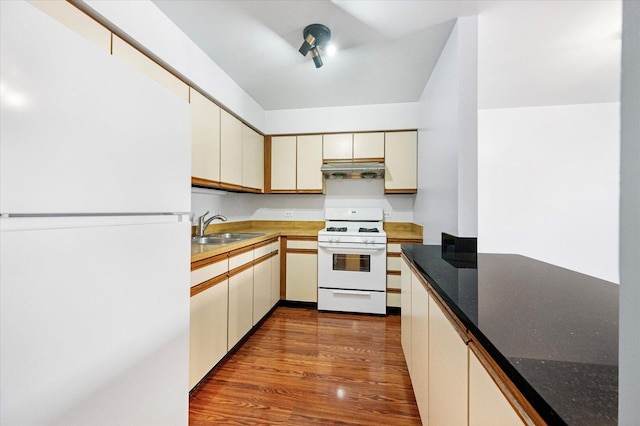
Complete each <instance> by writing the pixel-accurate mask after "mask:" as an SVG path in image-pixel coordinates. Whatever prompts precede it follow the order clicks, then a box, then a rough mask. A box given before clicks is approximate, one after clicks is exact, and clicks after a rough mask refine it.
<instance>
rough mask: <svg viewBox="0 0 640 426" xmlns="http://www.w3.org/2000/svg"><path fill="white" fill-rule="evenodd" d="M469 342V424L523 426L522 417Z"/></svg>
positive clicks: (477, 425)
mask: <svg viewBox="0 0 640 426" xmlns="http://www.w3.org/2000/svg"><path fill="white" fill-rule="evenodd" d="M471 346H472V344H469V426H485V425H492V426H522V425H524V424H525V423H524V422H523V421H522V420H521V419H520V417H519V416H518V414H516V411H515V410H514V409H513V407H512V406H511V404H510V403H509V401H508V400H507V398H506V397H505V396H504V394H503V393H502V391H501V390H500V388H499V387H498V385H497V384H496V382H495V381H494V380H493V379H492V378H491V376H490V375H489V373H488V372H487V370H486V369H485V368H484V366H483V365H482V363H481V362H480V360H479V358H478V357H477V356H476V354H475V353H474V351H473V350H472V349H471Z"/></svg>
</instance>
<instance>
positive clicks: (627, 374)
mask: <svg viewBox="0 0 640 426" xmlns="http://www.w3.org/2000/svg"><path fill="white" fill-rule="evenodd" d="M623 19H624V21H623V29H622V117H621V118H622V125H621V127H622V129H621V130H622V147H621V193H620V370H619V372H620V374H619V377H620V381H619V415H618V423H619V424H620V425H637V424H640V404H638V401H640V380H638V378H640V361H639V360H640V339H639V338H638V336H640V310H639V309H638V306H640V262H638V259H640V143H639V142H640V2H636V1H630V0H625V2H624V16H623Z"/></svg>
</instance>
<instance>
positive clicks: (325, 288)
mask: <svg viewBox="0 0 640 426" xmlns="http://www.w3.org/2000/svg"><path fill="white" fill-rule="evenodd" d="M383 217H384V212H383V210H382V209H381V208H327V209H326V210H325V228H324V229H322V230H321V231H319V232H318V309H319V310H324V311H342V312H361V313H370V314H386V312H387V234H386V233H385V232H384V229H383V227H382V224H383Z"/></svg>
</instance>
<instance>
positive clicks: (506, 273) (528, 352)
mask: <svg viewBox="0 0 640 426" xmlns="http://www.w3.org/2000/svg"><path fill="white" fill-rule="evenodd" d="M402 251H403V253H404V254H405V255H406V256H407V258H408V259H409V260H410V261H411V262H413V263H414V265H415V266H416V267H417V268H418V270H419V271H420V272H421V273H422V274H423V275H424V277H425V278H426V279H427V280H428V281H429V283H430V284H431V285H432V287H433V288H434V290H435V291H436V292H437V293H438V294H439V296H440V297H441V298H442V299H443V300H444V301H445V303H447V305H448V306H449V307H450V308H451V310H452V311H453V312H454V313H455V314H456V315H457V316H458V317H459V319H460V321H461V322H462V323H463V324H464V326H465V327H466V328H467V332H469V333H470V334H472V335H473V336H474V337H475V338H476V339H477V340H478V342H479V343H480V344H481V345H482V346H483V347H484V348H485V349H486V350H487V352H488V353H489V354H490V355H491V356H492V357H493V358H494V360H495V361H496V362H497V363H498V365H499V366H500V367H501V368H502V369H503V370H504V372H505V373H506V374H507V375H508V376H509V378H510V379H511V380H512V381H513V383H514V384H515V385H516V386H517V387H518V389H519V390H520V392H522V394H523V395H524V396H525V397H526V398H527V399H528V400H529V402H530V403H531V404H532V406H533V407H534V408H535V409H536V410H537V411H538V413H539V414H540V415H541V416H542V417H543V419H545V421H547V422H548V423H549V424H565V423H566V424H570V425H574V424H575V425H609V424H612V425H615V424H617V417H618V415H617V410H618V291H619V287H618V285H617V284H614V283H611V282H608V281H604V280H600V279H597V278H594V277H591V276H588V275H584V274H580V273H578V272H574V271H570V270H568V269H564V268H560V267H558V266H554V265H551V264H548V263H544V262H540V261H537V260H534V259H531V258H528V257H524V256H520V255H515V254H484V253H478V254H477V257H476V256H473V258H472V259H470V258H469V255H468V254H465V253H462V254H460V259H459V261H456V259H452V258H451V256H452V255H451V254H447V255H446V258H447V259H444V258H443V257H442V250H441V246H421V245H403V246H402ZM453 256H454V257H455V254H454V255H453Z"/></svg>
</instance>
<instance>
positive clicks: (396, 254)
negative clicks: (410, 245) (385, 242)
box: [387, 251, 402, 257]
mask: <svg viewBox="0 0 640 426" xmlns="http://www.w3.org/2000/svg"><path fill="white" fill-rule="evenodd" d="M401 255H402V253H400V252H399V251H388V252H387V257H400V256H401Z"/></svg>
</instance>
